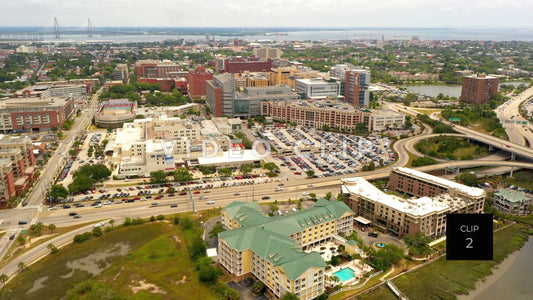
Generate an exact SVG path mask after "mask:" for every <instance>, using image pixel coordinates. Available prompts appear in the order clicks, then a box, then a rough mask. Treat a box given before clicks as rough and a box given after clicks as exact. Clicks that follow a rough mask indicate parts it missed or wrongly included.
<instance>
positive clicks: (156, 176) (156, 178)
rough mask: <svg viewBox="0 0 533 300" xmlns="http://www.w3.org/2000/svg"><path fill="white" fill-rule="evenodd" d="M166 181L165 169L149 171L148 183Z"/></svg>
mask: <svg viewBox="0 0 533 300" xmlns="http://www.w3.org/2000/svg"><path fill="white" fill-rule="evenodd" d="M165 182H167V173H165V171H162V170H159V171H153V172H150V183H165Z"/></svg>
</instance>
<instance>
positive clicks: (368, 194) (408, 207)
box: [341, 177, 450, 216]
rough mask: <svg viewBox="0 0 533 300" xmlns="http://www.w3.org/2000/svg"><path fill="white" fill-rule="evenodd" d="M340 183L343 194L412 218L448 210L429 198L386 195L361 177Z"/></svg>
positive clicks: (346, 179)
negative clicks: (370, 201)
mask: <svg viewBox="0 0 533 300" xmlns="http://www.w3.org/2000/svg"><path fill="white" fill-rule="evenodd" d="M341 182H342V184H343V185H342V187H343V192H345V191H347V192H349V193H351V194H356V195H359V196H362V197H364V198H366V199H370V200H372V201H375V202H379V203H381V204H383V205H386V206H389V207H391V208H393V209H396V210H398V211H401V212H404V213H407V214H410V215H413V216H425V215H427V214H431V213H440V212H444V211H446V210H448V209H449V208H450V206H449V205H447V204H445V203H442V202H439V201H434V200H433V199H431V198H429V197H422V198H418V199H403V198H401V197H398V196H395V195H389V194H386V193H384V192H383V191H381V190H380V189H378V188H377V187H375V186H374V185H373V184H371V183H370V182H368V181H367V180H366V179H364V178H362V177H354V178H345V179H341Z"/></svg>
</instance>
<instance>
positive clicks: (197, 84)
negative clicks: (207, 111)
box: [188, 66, 213, 100]
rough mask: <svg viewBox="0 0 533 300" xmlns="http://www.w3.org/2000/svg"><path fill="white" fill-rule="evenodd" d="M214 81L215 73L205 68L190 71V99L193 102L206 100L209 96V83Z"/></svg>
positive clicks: (200, 67)
mask: <svg viewBox="0 0 533 300" xmlns="http://www.w3.org/2000/svg"><path fill="white" fill-rule="evenodd" d="M208 80H213V73H211V72H208V71H207V70H206V68H205V67H203V66H199V67H197V68H196V69H194V70H189V77H188V82H189V98H191V99H193V100H205V99H206V96H207V89H206V86H207V83H206V82H207V81H208Z"/></svg>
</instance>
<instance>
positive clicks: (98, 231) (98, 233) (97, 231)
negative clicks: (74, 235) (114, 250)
mask: <svg viewBox="0 0 533 300" xmlns="http://www.w3.org/2000/svg"><path fill="white" fill-rule="evenodd" d="M92 234H93V235H94V236H95V237H99V236H102V234H103V232H102V228H100V227H95V228H93V231H92Z"/></svg>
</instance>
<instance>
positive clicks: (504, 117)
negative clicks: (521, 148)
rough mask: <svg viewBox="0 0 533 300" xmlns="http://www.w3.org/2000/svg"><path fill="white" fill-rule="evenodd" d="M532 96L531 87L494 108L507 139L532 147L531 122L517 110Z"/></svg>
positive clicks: (532, 90)
mask: <svg viewBox="0 0 533 300" xmlns="http://www.w3.org/2000/svg"><path fill="white" fill-rule="evenodd" d="M531 97H533V87H531V88H529V89H527V90H525V91H523V92H522V93H520V94H519V95H517V96H514V97H512V98H511V99H509V100H508V101H506V102H505V103H504V104H502V105H500V106H499V107H498V108H496V110H495V111H496V114H497V116H498V119H500V121H501V122H502V125H503V127H504V128H505V132H507V135H508V136H509V140H510V141H511V142H513V143H517V144H520V145H526V146H529V147H530V148H532V147H533V132H532V131H531V128H533V127H532V126H531V124H529V122H528V121H527V120H526V119H524V118H523V117H522V116H521V115H520V112H519V109H520V104H521V103H522V102H524V101H525V100H527V99H529V98H531Z"/></svg>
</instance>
